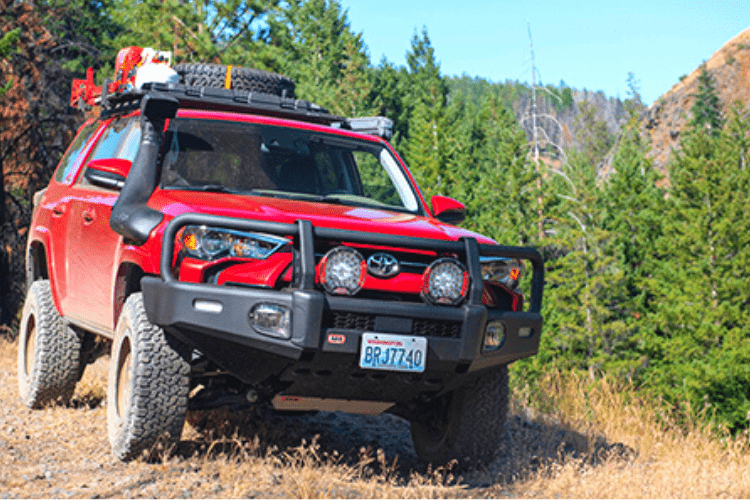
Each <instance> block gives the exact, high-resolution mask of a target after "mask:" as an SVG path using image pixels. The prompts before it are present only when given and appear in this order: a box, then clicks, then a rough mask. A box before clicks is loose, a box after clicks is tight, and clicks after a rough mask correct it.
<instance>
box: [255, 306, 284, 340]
mask: <svg viewBox="0 0 750 500" xmlns="http://www.w3.org/2000/svg"><path fill="white" fill-rule="evenodd" d="M249 316H250V326H252V327H253V329H254V330H255V331H256V332H258V333H262V334H264V335H268V336H270V337H276V338H279V339H288V338H290V337H291V336H292V329H291V324H292V321H291V319H292V318H291V317H292V314H291V311H290V310H289V309H288V308H287V307H284V306H280V305H277V304H257V305H256V306H255V307H253V309H252V311H250V314H249Z"/></svg>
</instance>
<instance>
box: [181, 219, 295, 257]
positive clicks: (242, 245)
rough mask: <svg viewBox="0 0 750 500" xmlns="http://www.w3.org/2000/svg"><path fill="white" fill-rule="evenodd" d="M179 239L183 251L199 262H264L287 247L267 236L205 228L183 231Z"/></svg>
mask: <svg viewBox="0 0 750 500" xmlns="http://www.w3.org/2000/svg"><path fill="white" fill-rule="evenodd" d="M181 239H182V244H183V248H184V249H185V252H186V253H187V254H188V255H189V256H191V257H196V258H198V259H203V260H215V259H219V258H221V257H242V258H246V259H267V258H268V257H269V256H270V255H271V254H273V253H274V252H276V251H277V250H278V249H279V248H281V247H283V246H284V245H286V244H288V243H289V240H287V239H285V238H279V237H277V236H272V235H270V234H263V233H244V232H241V231H233V230H231V229H220V228H213V227H206V226H187V227H185V229H184V230H183V232H182V236H181Z"/></svg>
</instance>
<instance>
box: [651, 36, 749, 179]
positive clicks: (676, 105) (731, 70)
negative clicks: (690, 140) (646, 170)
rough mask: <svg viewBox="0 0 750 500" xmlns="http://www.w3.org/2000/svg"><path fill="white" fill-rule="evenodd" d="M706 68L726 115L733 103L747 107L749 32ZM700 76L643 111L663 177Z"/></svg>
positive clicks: (682, 83)
mask: <svg viewBox="0 0 750 500" xmlns="http://www.w3.org/2000/svg"><path fill="white" fill-rule="evenodd" d="M705 64H706V69H707V70H708V71H709V73H711V74H712V75H713V77H714V79H715V82H716V90H717V91H718V94H719V97H720V99H721V101H722V103H723V106H724V111H725V114H726V112H728V111H729V109H730V107H731V106H732V103H734V102H735V101H740V102H742V103H743V104H744V105H745V106H746V107H750V28H748V29H746V30H745V31H743V32H742V33H740V34H739V35H737V36H735V37H734V38H732V39H731V40H729V41H728V42H727V43H725V44H724V46H723V47H721V48H720V49H719V50H717V51H716V52H715V53H714V54H713V55H712V56H711V58H710V59H708V60H707V61H706V63H705ZM699 74H700V67H698V68H696V69H695V70H693V72H692V73H690V74H689V75H687V76H685V77H684V78H682V80H681V81H680V82H678V83H676V84H675V85H674V86H673V87H672V88H671V89H670V90H669V91H668V92H667V93H666V94H664V95H663V96H662V97H660V98H659V99H658V100H657V101H656V102H655V103H653V104H652V105H651V106H650V107H649V108H648V109H647V110H646V113H645V116H644V119H643V122H642V127H643V130H644V131H645V132H646V133H647V134H648V136H649V137H650V138H651V146H652V152H651V156H652V158H653V159H654V164H655V166H656V167H657V168H659V169H660V170H661V171H662V172H663V173H665V174H666V170H665V168H666V164H667V162H668V160H669V157H670V154H671V152H672V150H674V149H678V148H679V143H680V134H681V132H682V130H683V129H684V127H685V125H686V124H687V122H688V121H689V120H690V111H691V109H692V107H693V103H694V101H695V99H694V97H693V94H695V92H696V91H697V90H698V82H697V80H698V75H699Z"/></svg>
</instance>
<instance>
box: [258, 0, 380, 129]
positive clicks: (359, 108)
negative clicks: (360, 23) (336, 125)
mask: <svg viewBox="0 0 750 500" xmlns="http://www.w3.org/2000/svg"><path fill="white" fill-rule="evenodd" d="M264 40H265V41H266V43H267V46H266V47H265V48H264V51H265V52H264V54H263V55H262V56H261V60H262V61H263V62H264V64H263V65H264V66H265V67H267V68H268V69H271V70H273V71H277V72H280V73H283V74H285V75H287V76H289V77H291V78H293V79H294V80H295V82H296V84H297V92H296V93H297V95H298V96H299V97H300V98H303V99H307V100H310V101H313V102H315V103H316V104H319V105H321V106H323V107H326V108H328V109H330V110H331V111H332V112H334V113H339V114H343V115H346V116H353V115H360V116H363V115H367V114H371V113H372V109H371V105H370V100H371V99H370V96H371V89H372V79H373V78H372V68H371V67H370V60H369V57H368V55H367V50H366V47H365V44H364V41H363V38H362V33H355V32H354V31H353V30H352V28H351V25H350V23H349V19H348V16H347V13H346V11H343V10H342V8H341V4H340V3H339V2H338V1H337V0H293V1H290V2H287V3H286V5H285V6H284V7H283V8H278V9H276V10H275V11H274V14H273V15H272V16H271V17H270V19H269V30H268V33H267V34H265V36H264Z"/></svg>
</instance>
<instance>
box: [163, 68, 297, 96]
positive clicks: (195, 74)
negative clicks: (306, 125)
mask: <svg viewBox="0 0 750 500" xmlns="http://www.w3.org/2000/svg"><path fill="white" fill-rule="evenodd" d="M227 67H228V66H225V65H223V64H193V63H185V64H178V65H177V66H175V67H174V69H175V71H177V73H178V74H179V75H180V81H181V82H182V83H184V84H185V85H191V86H194V87H220V88H226V87H227V84H229V88H231V89H233V90H249V91H252V92H260V93H263V94H273V95H277V96H281V97H294V81H292V79H291V78H287V77H286V76H283V75H279V74H277V73H272V72H270V71H262V70H259V69H252V68H240V67H235V66H232V69H231V73H230V75H229V76H230V78H227Z"/></svg>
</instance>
